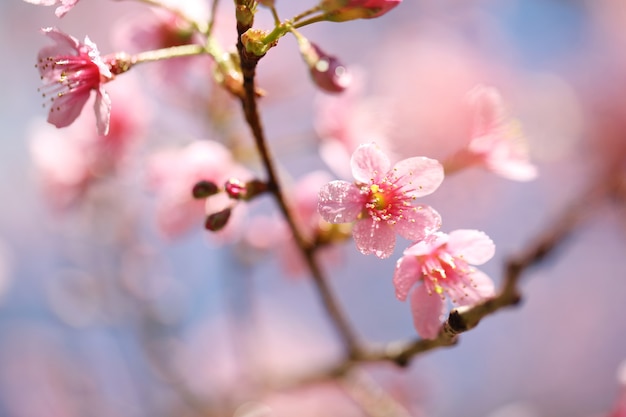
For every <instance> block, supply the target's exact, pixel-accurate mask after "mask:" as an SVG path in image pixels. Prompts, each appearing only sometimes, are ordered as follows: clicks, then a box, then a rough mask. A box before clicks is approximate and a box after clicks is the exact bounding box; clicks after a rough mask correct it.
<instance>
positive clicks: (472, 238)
mask: <svg viewBox="0 0 626 417" xmlns="http://www.w3.org/2000/svg"><path fill="white" fill-rule="evenodd" d="M494 252H495V245H494V244H493V242H492V241H491V239H489V237H488V236H487V235H486V234H485V233H483V232H479V231H477V230H455V231H453V232H451V233H450V234H445V233H442V232H435V233H433V234H432V235H430V236H428V237H427V238H426V239H424V240H422V241H420V242H417V243H415V244H414V245H412V246H410V247H409V248H408V249H406V250H405V251H404V256H403V257H402V258H400V259H399V260H398V262H397V264H396V270H395V273H394V276H393V283H394V286H395V288H396V296H397V297H398V299H399V300H401V301H405V300H406V298H407V296H408V295H409V293H410V294H411V310H412V312H413V323H414V324H415V328H416V330H417V332H418V333H419V334H420V335H421V336H422V337H424V338H427V339H433V338H435V337H436V336H437V334H438V332H439V327H440V325H441V319H442V317H443V314H444V312H445V295H446V294H447V295H448V297H449V298H450V299H451V301H452V303H454V304H456V305H461V306H465V305H471V304H475V303H477V302H479V301H480V300H483V299H485V298H487V297H491V296H493V295H494V286H493V282H492V281H491V278H489V277H488V276H487V275H486V274H484V273H483V272H481V271H479V270H478V269H476V268H474V267H473V266H470V265H481V264H483V263H485V262H487V261H488V260H489V259H491V258H492V257H493V255H494ZM420 281H421V285H417V284H418V283H419V282H420Z"/></svg>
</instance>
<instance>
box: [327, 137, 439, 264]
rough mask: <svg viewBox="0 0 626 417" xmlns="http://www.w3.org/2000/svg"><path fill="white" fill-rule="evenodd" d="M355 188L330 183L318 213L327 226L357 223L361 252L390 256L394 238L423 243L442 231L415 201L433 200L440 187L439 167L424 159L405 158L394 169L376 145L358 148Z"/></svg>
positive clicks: (354, 160)
mask: <svg viewBox="0 0 626 417" xmlns="http://www.w3.org/2000/svg"><path fill="white" fill-rule="evenodd" d="M350 163H351V167H352V175H353V176H354V178H355V180H356V182H355V183H349V182H347V181H332V182H330V183H328V184H326V185H325V186H323V187H322V188H321V190H320V192H319V204H318V210H319V212H320V214H321V215H322V217H323V218H324V220H326V221H327V222H330V223H349V222H353V221H355V220H356V221H357V223H356V224H355V226H354V229H353V233H354V234H353V236H354V240H355V242H356V245H357V248H358V249H359V251H360V252H361V253H363V254H365V255H368V254H372V253H373V254H376V256H378V257H379V258H387V257H389V256H390V255H391V253H392V252H393V250H394V247H395V244H396V237H395V233H394V232H397V233H398V234H399V235H400V236H402V237H404V238H406V239H409V240H413V241H416V240H421V239H423V238H424V237H426V236H427V235H428V234H430V233H432V232H434V231H436V230H437V229H439V227H440V226H441V217H440V216H439V213H437V212H436V211H435V210H434V209H432V208H431V207H429V206H424V205H421V206H413V200H414V199H415V198H417V197H422V196H425V195H428V194H431V193H432V192H433V191H435V190H436V189H437V187H439V185H440V184H441V182H442V181H443V167H442V166H441V164H440V163H439V162H437V161H436V160H434V159H429V158H426V157H413V158H407V159H404V160H402V161H399V162H397V163H396V164H395V165H394V166H393V168H392V167H391V162H390V161H389V158H388V157H387V155H385V153H383V151H382V150H381V149H380V148H379V147H378V146H377V145H376V144H374V143H372V144H368V145H361V146H359V148H358V149H357V150H356V151H355V152H354V154H353V155H352V159H351V161H350Z"/></svg>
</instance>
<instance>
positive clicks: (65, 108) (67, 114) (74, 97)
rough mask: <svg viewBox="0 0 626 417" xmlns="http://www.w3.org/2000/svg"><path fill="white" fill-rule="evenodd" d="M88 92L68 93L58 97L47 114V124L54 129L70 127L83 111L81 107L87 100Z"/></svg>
mask: <svg viewBox="0 0 626 417" xmlns="http://www.w3.org/2000/svg"><path fill="white" fill-rule="evenodd" d="M89 92H90V91H89V90H86V91H84V92H83V93H70V94H64V95H63V96H61V97H58V98H57V99H56V100H55V101H54V105H53V107H52V108H50V113H48V123H51V124H53V125H55V126H56V127H66V126H69V125H71V124H72V123H73V122H74V120H76V118H78V116H79V115H80V112H81V111H82V110H83V106H84V105H85V103H86V102H87V99H89Z"/></svg>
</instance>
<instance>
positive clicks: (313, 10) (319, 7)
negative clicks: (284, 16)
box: [291, 5, 322, 22]
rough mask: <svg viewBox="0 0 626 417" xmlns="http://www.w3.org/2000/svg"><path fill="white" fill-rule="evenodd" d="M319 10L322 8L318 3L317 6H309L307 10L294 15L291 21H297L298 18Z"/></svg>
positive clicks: (300, 18)
mask: <svg viewBox="0 0 626 417" xmlns="http://www.w3.org/2000/svg"><path fill="white" fill-rule="evenodd" d="M321 10H322V7H321V6H319V5H318V6H315V7H313V8H311V9H309V10H305V11H304V12H302V13H300V14H299V15H296V16H294V17H293V18H292V19H291V21H292V22H297V21H298V20H302V19H304V18H305V17H307V16H310V15H312V14H314V13H317V12H319V11H321Z"/></svg>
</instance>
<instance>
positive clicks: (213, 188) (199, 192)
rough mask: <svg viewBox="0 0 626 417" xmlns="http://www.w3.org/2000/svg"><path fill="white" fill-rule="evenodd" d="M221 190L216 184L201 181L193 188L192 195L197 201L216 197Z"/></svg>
mask: <svg viewBox="0 0 626 417" xmlns="http://www.w3.org/2000/svg"><path fill="white" fill-rule="evenodd" d="M219 191H220V190H219V188H218V187H217V185H216V184H215V183H214V182H211V181H200V182H198V183H196V184H195V185H194V186H193V189H192V190H191V194H192V195H193V198H195V199H198V200H200V199H203V198H207V197H210V196H212V195H215V194H217V193H218V192H219Z"/></svg>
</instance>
